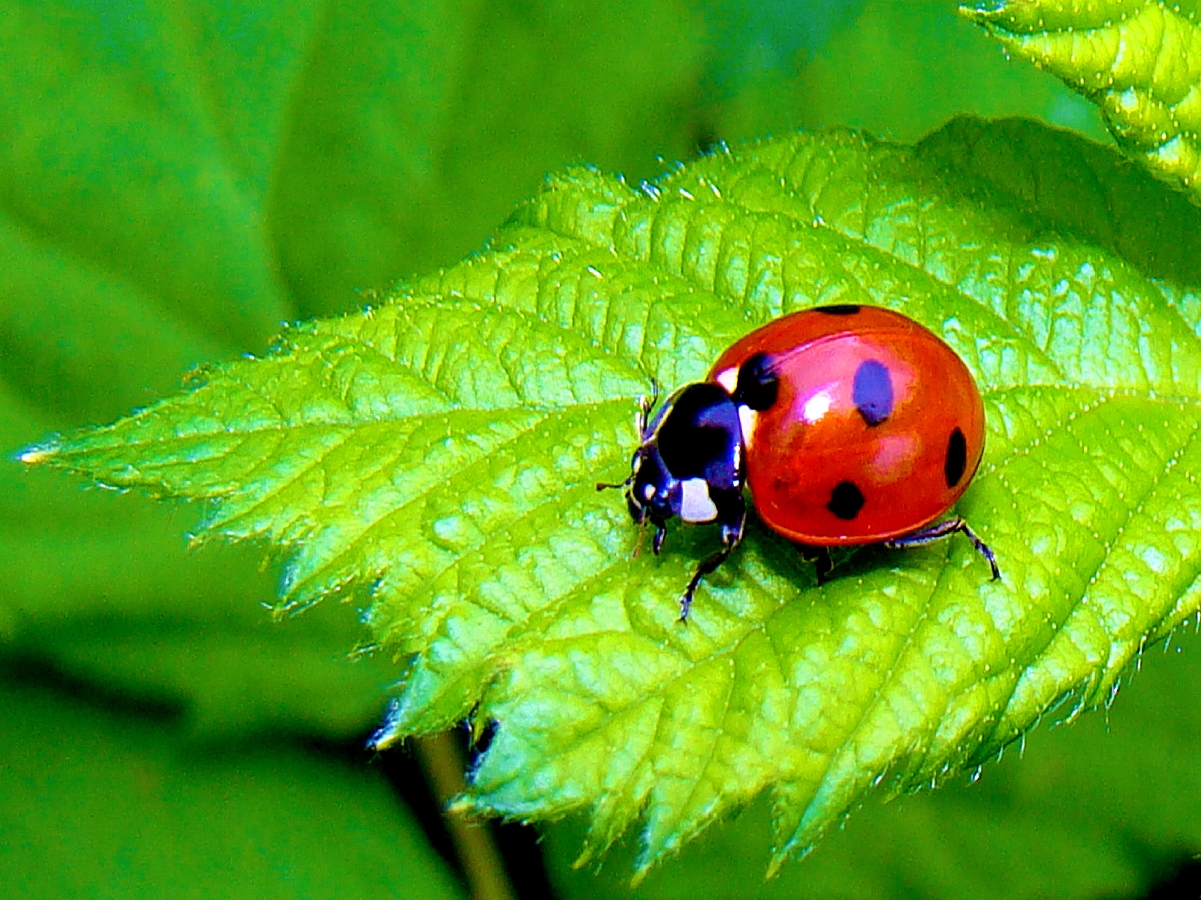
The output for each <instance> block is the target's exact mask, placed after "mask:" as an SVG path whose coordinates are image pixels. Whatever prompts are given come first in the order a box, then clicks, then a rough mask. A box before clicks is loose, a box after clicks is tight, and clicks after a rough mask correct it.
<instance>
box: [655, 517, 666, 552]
mask: <svg viewBox="0 0 1201 900" xmlns="http://www.w3.org/2000/svg"><path fill="white" fill-rule="evenodd" d="M654 524H655V537H654V538H653V539H652V540H651V549H652V550H654V551H655V556H658V555H659V551H660V550H662V549H663V539H664V538H665V537H667V526H666V525H664V524H663V523H662V522H655V523H654Z"/></svg>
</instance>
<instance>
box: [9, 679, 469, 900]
mask: <svg viewBox="0 0 1201 900" xmlns="http://www.w3.org/2000/svg"><path fill="white" fill-rule="evenodd" d="M0 703H2V704H3V707H4V716H3V717H0V726H2V727H3V729H4V737H3V739H2V740H0V770H3V772H4V777H3V778H2V779H0V809H3V810H4V822H3V825H0V835H2V836H3V840H0V867H2V868H3V870H4V879H5V889H4V890H5V893H6V894H7V895H9V896H13V897H18V896H19V897H27V898H48V900H49V898H60V897H139V896H140V897H177V898H193V897H195V898H202V897H229V898H254V900H262V898H281V900H284V898H310V897H370V896H400V895H401V894H400V891H399V888H398V886H399V885H403V886H404V887H403V896H405V897H412V898H420V900H435V898H439V900H441V898H454V897H461V896H463V892H462V890H461V888H460V887H459V885H458V884H457V883H456V881H455V879H454V877H453V876H452V875H451V874H450V873H449V872H448V871H447V869H446V867H445V865H444V864H443V863H442V861H441V860H440V859H439V858H438V857H437V855H436V854H435V853H434V851H433V848H431V847H430V846H429V844H428V843H427V842H426V840H425V837H424V835H423V834H422V832H421V829H420V827H419V826H418V825H417V823H415V822H414V821H413V820H412V819H411V818H410V817H409V815H408V814H407V813H406V811H405V810H404V808H403V807H401V806H400V805H398V804H397V802H396V800H395V797H394V795H393V792H392V789H391V787H390V786H389V785H388V783H387V781H386V780H385V779H384V777H383V776H382V775H381V774H380V773H379V772H378V771H375V772H372V771H368V770H367V769H366V767H363V766H358V767H352V766H350V765H347V764H346V763H345V762H344V761H340V760H337V759H334V758H332V757H326V758H323V757H322V756H320V755H318V754H316V753H313V752H312V751H301V750H298V749H295V748H291V747H288V746H287V745H286V743H284V744H281V743H279V742H278V741H277V742H276V743H275V744H274V745H273V746H272V747H271V748H270V749H267V748H265V747H258V748H255V747H250V746H235V747H225V748H222V747H218V746H216V745H214V744H212V743H208V744H203V745H197V744H196V743H189V742H188V741H186V740H183V739H181V738H180V736H179V735H178V734H172V733H171V730H170V729H169V728H164V727H163V726H164V723H163V722H162V721H155V720H153V719H146V718H138V717H136V716H134V715H131V714H130V713H129V712H128V711H125V712H124V713H115V712H113V711H112V710H111V709H105V708H103V707H99V706H94V705H89V704H87V703H84V702H81V701H80V700H77V699H69V698H67V697H65V696H64V695H63V694H61V693H58V692H55V691H53V690H47V689H46V688H45V687H44V686H34V685H32V684H29V683H24V684H22V683H19V682H13V681H9V680H7V679H6V680H5V681H3V682H0Z"/></svg>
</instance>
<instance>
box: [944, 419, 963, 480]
mask: <svg viewBox="0 0 1201 900" xmlns="http://www.w3.org/2000/svg"><path fill="white" fill-rule="evenodd" d="M966 470H967V438H965V437H964V436H963V432H962V431H960V430H959V429H958V428H956V429H955V430H954V431H952V432H951V439H950V440H949V441H947V460H946V462H944V463H943V466H942V471H943V474H944V475H946V476H947V487H949V488H953V487H955V485H957V484H959V479H961V478H962V477H963V473H964V472H965V471H966Z"/></svg>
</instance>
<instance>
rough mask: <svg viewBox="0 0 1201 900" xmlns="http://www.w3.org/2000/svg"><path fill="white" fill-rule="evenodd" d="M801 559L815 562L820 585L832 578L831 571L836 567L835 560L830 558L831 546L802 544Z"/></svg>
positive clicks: (815, 571) (815, 570) (814, 565)
mask: <svg viewBox="0 0 1201 900" xmlns="http://www.w3.org/2000/svg"><path fill="white" fill-rule="evenodd" d="M801 559H803V560H805V562H811V563H813V569H814V573H815V574H816V575H817V583H818V584H819V585H821V584H825V583H826V582H827V581H828V580H829V579H830V572H831V571H832V570H833V569H834V562H833V561H832V560H831V559H830V548H829V547H810V546H808V545H802V546H801Z"/></svg>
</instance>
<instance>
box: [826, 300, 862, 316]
mask: <svg viewBox="0 0 1201 900" xmlns="http://www.w3.org/2000/svg"><path fill="white" fill-rule="evenodd" d="M861 308H862V307H860V306H858V305H856V304H854V303H834V304H831V305H830V306H818V307H815V311H816V312H819V313H825V314H826V315H827V316H853V315H855V313H857V312H859V310H860V309H861Z"/></svg>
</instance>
